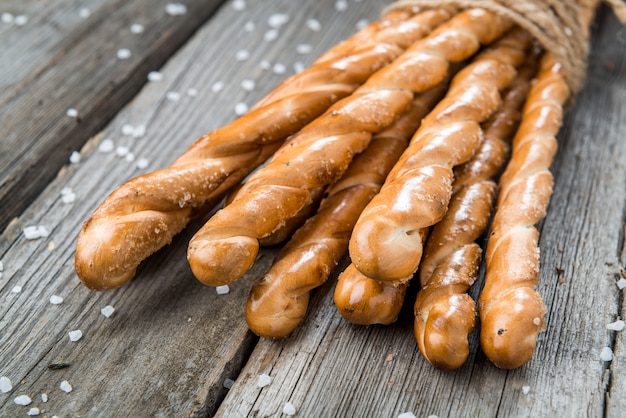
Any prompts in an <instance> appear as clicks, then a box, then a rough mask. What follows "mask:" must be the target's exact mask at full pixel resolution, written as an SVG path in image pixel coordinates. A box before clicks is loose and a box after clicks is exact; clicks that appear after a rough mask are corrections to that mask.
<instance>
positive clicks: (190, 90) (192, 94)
mask: <svg viewBox="0 0 626 418" xmlns="http://www.w3.org/2000/svg"><path fill="white" fill-rule="evenodd" d="M186 93H187V96H189V97H196V96H197V95H198V89H194V88H188V89H187V92H186Z"/></svg>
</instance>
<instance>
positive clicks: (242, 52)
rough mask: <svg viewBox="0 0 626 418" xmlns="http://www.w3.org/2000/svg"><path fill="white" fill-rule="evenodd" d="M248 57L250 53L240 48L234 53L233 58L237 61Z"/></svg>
mask: <svg viewBox="0 0 626 418" xmlns="http://www.w3.org/2000/svg"><path fill="white" fill-rule="evenodd" d="M248 58H250V53H249V52H248V51H246V50H245V49H240V50H239V51H237V53H236V54H235V59H236V60H237V61H246V60H247V59H248Z"/></svg>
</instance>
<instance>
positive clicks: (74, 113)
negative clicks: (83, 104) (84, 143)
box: [65, 107, 78, 118]
mask: <svg viewBox="0 0 626 418" xmlns="http://www.w3.org/2000/svg"><path fill="white" fill-rule="evenodd" d="M65 114H66V115H67V116H69V117H70V118H75V117H76V116H78V110H76V109H74V108H73V107H72V108H69V109H67V111H66V112H65Z"/></svg>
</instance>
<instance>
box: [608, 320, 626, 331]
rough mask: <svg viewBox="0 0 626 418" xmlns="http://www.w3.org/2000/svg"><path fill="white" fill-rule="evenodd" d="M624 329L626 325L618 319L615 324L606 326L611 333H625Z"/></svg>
mask: <svg viewBox="0 0 626 418" xmlns="http://www.w3.org/2000/svg"><path fill="white" fill-rule="evenodd" d="M624 327H626V323H625V322H624V321H622V320H621V319H618V320H617V321H615V322H611V323H610V324H606V329H608V330H611V331H623V330H624Z"/></svg>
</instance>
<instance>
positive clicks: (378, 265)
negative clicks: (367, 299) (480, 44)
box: [349, 30, 531, 282]
mask: <svg viewBox="0 0 626 418" xmlns="http://www.w3.org/2000/svg"><path fill="white" fill-rule="evenodd" d="M530 43H531V38H530V36H529V35H528V34H527V33H526V32H525V31H522V30H514V31H512V32H510V33H509V34H507V35H506V36H505V37H504V38H503V39H502V40H501V41H499V42H497V43H496V45H494V46H493V47H492V48H490V49H489V52H486V53H484V54H479V56H478V57H476V59H475V60H474V61H473V62H472V63H471V64H470V65H468V66H467V67H466V68H464V69H463V70H461V71H460V72H459V73H458V74H457V75H456V76H455V77H454V79H453V81H452V84H451V86H450V89H449V91H448V94H447V95H446V97H445V98H444V99H443V100H442V101H441V102H440V103H439V104H438V105H437V107H435V109H434V110H433V111H432V112H431V113H430V114H429V115H428V116H427V117H426V118H425V119H424V121H423V122H422V126H421V127H420V129H419V130H418V131H417V133H416V134H415V136H414V138H413V139H412V141H411V144H410V145H409V148H407V150H406V151H405V152H404V154H403V155H402V157H400V160H399V161H398V163H397V164H396V165H395V166H394V168H393V170H392V171H391V173H389V176H388V178H387V181H386V182H385V184H384V185H383V187H382V189H381V191H380V193H379V194H378V195H377V196H376V197H375V198H374V199H372V201H371V202H370V203H369V205H368V206H367V207H366V208H365V210H364V211H363V213H362V214H361V216H360V217H359V220H358V221H357V224H356V225H355V227H354V232H353V235H352V237H351V239H350V244H349V249H350V258H351V259H352V262H353V263H354V265H355V267H356V268H357V269H358V270H359V271H360V272H361V273H363V275H365V276H366V277H370V278H373V279H375V280H380V281H392V282H402V281H406V280H409V279H410V278H411V276H413V274H414V273H415V271H416V270H417V268H418V266H419V262H420V259H421V255H422V242H421V238H420V234H417V232H418V231H419V230H420V229H423V228H428V227H430V226H431V225H434V224H435V223H437V222H438V221H439V220H441V218H442V217H443V215H444V214H445V212H446V210H447V207H448V202H449V201H450V197H451V194H452V180H453V171H452V169H453V167H455V166H457V165H460V164H462V163H464V162H466V161H467V160H469V158H470V157H471V156H472V154H474V152H475V151H476V150H477V149H478V147H479V146H480V143H481V141H482V136H483V135H482V130H481V128H480V123H481V122H484V121H485V120H487V119H488V118H489V117H490V116H491V115H492V114H493V113H494V112H495V110H496V109H497V108H498V107H499V106H500V104H501V98H500V91H501V90H503V89H505V88H506V87H507V86H508V85H509V83H510V82H511V80H512V79H513V78H514V76H515V74H516V70H515V67H517V66H519V65H520V64H521V63H522V62H523V61H524V59H525V58H526V50H527V49H528V47H529V46H530Z"/></svg>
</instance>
